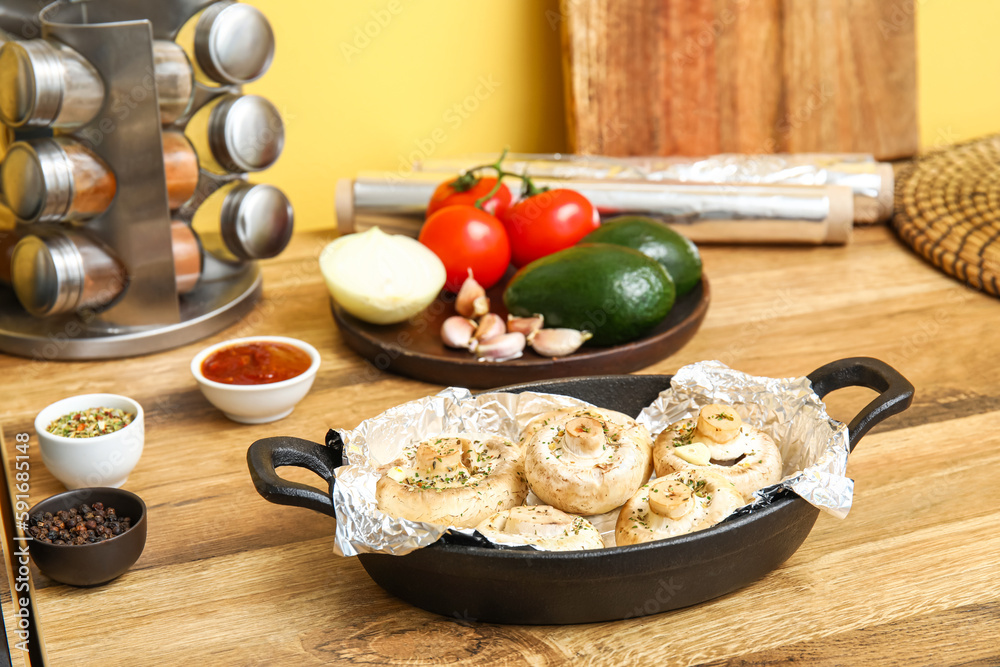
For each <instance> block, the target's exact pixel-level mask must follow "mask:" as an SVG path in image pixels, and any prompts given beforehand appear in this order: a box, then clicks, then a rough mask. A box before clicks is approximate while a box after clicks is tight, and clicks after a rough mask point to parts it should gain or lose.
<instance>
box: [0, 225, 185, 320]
mask: <svg viewBox="0 0 1000 667" xmlns="http://www.w3.org/2000/svg"><path fill="white" fill-rule="evenodd" d="M22 231H23V230H21V229H20V228H19V229H18V230H16V231H5V230H0V274H2V271H3V269H4V266H3V260H4V255H9V266H8V267H6V268H7V270H8V274H9V275H8V280H9V282H11V283H12V285H13V287H14V293H15V294H16V295H17V298H18V301H20V302H21V305H22V306H24V309H25V310H27V311H28V312H29V313H31V314H32V315H35V316H38V317H48V316H50V315H60V314H65V313H71V312H75V311H79V310H83V309H86V308H92V309H98V308H102V307H104V306H107V305H108V304H110V303H112V302H113V301H114V300H115V299H117V298H118V296H119V295H120V294H121V292H122V290H123V289H124V288H125V285H126V284H127V282H128V280H127V271H126V269H125V266H124V265H123V264H122V262H121V261H119V260H118V259H117V258H116V257H115V256H114V255H113V254H112V253H111V251H110V250H108V249H107V248H105V247H104V246H103V245H101V244H100V243H98V242H97V241H95V240H94V239H92V238H91V237H90V236H88V235H87V234H85V233H83V232H81V231H78V230H72V229H67V230H63V229H58V230H54V229H46V230H41V231H37V232H34V233H32V234H23V235H22V234H21V232H22ZM170 236H171V250H172V252H173V257H174V278H175V283H176V287H177V293H178V294H187V293H189V292H191V291H193V290H194V289H195V287H197V285H198V282H199V281H200V280H201V275H202V269H203V265H204V256H203V254H202V249H201V242H200V241H199V240H198V237H197V235H195V233H194V232H193V231H192V230H191V227H190V226H189V225H188V224H187V223H185V222H181V221H174V222H172V223H171V224H170ZM11 242H13V248H7V247H6V246H8V245H10V243H11ZM0 277H2V275H0Z"/></svg>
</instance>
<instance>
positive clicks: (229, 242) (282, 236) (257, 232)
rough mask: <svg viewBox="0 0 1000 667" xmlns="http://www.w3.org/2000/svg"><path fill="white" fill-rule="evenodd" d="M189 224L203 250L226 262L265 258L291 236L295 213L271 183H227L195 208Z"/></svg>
mask: <svg viewBox="0 0 1000 667" xmlns="http://www.w3.org/2000/svg"><path fill="white" fill-rule="evenodd" d="M191 226H192V228H193V229H194V230H195V232H197V234H198V236H199V237H200V238H201V243H202V246H203V248H204V250H205V252H209V253H211V254H212V255H213V256H215V257H217V258H219V259H222V260H225V261H229V262H241V261H248V260H254V259H268V258H270V257H275V256H276V255H278V254H280V253H281V251H282V250H284V249H285V247H286V246H287V245H288V242H289V241H290V240H291V238H292V230H293V228H294V214H293V211H292V205H291V203H290V202H289V201H288V198H287V197H285V195H284V193H283V192H281V190H279V189H278V188H276V187H274V186H273V185H254V184H252V183H247V182H245V181H236V182H233V183H229V184H227V185H226V186H224V187H223V188H220V189H219V190H217V191H216V192H214V193H212V195H211V196H210V197H209V198H208V199H206V200H205V201H204V202H203V203H202V205H201V206H200V207H199V208H198V210H197V211H195V214H194V219H193V220H192V221H191Z"/></svg>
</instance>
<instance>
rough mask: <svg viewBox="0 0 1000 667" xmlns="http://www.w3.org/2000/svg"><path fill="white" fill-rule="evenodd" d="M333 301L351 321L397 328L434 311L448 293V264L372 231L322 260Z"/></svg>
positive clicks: (352, 237)
mask: <svg viewBox="0 0 1000 667" xmlns="http://www.w3.org/2000/svg"><path fill="white" fill-rule="evenodd" d="M319 267H320V270H321V271H322V272H323V278H325V279H326V285H327V288H328V289H329V290H330V294H331V296H333V298H334V300H335V301H336V302H337V303H338V304H340V306H341V307H342V308H343V309H344V310H346V311H347V312H348V313H350V314H351V315H354V316H355V317H357V318H358V319H360V320H364V321H365V322H370V323H372V324H395V323H396V322H402V321H403V320H406V319H408V318H410V317H413V316H414V315H416V314H417V313H419V312H420V311H422V310H423V309H424V308H426V307H427V306H429V305H430V303H431V302H432V301H434V299H435V298H437V296H438V294H439V293H440V292H441V288H442V287H444V281H445V269H444V264H442V263H441V260H440V259H438V257H437V255H435V254H434V253H433V252H432V251H431V250H430V249H428V248H427V247H426V246H424V245H423V244H421V243H420V242H419V241H417V240H416V239H412V238H410V237H408V236H395V235H389V234H386V233H385V232H383V231H382V230H381V229H379V228H378V227H372V228H371V229H369V230H368V231H366V232H363V233H360V234H347V235H344V236H341V237H340V238H338V239H337V240H336V241H333V242H332V243H330V244H329V245H327V246H326V247H325V248H323V252H321V253H320V255H319Z"/></svg>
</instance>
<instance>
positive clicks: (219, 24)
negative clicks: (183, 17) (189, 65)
mask: <svg viewBox="0 0 1000 667" xmlns="http://www.w3.org/2000/svg"><path fill="white" fill-rule="evenodd" d="M176 41H177V43H178V44H180V45H181V46H183V47H184V49H185V50H186V51H187V52H188V53H190V54H192V55H193V60H194V63H195V76H196V78H197V79H198V80H199V81H201V82H202V83H207V84H220V83H221V84H223V85H243V84H245V83H250V82H251V81H256V80H257V79H259V78H260V77H262V76H264V73H265V72H267V70H268V68H269V67H270V66H271V61H272V60H273V59H274V32H273V31H272V30H271V24H270V23H269V22H268V20H267V17H266V16H264V14H263V13H261V11H260V10H259V9H257V8H256V7H253V6H252V5H247V4H243V3H240V2H236V1H235V0H223V1H222V2H215V3H213V4H211V5H209V6H208V7H207V8H205V9H204V10H202V11H201V12H198V13H197V14H195V15H194V16H192V17H191V18H190V19H188V21H187V23H185V25H184V26H183V27H182V28H181V29H180V31H179V32H178V33H177V38H176Z"/></svg>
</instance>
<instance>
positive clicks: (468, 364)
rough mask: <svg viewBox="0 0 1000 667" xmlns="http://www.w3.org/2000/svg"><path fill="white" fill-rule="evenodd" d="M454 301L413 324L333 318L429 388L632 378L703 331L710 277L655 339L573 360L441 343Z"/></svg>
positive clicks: (370, 351) (496, 299) (362, 345)
mask: <svg viewBox="0 0 1000 667" xmlns="http://www.w3.org/2000/svg"><path fill="white" fill-rule="evenodd" d="M503 284H504V283H501V284H500V285H497V286H494V287H493V288H492V289H490V290H489V291H488V294H489V297H490V303H491V304H492V308H491V310H492V311H493V312H495V313H497V314H498V315H500V316H501V317H503V318H505V319H506V317H507V309H506V308H505V307H504V304H503V286H502V285H503ZM454 298H455V297H454V295H451V294H446V293H442V295H441V296H440V297H438V299H437V300H436V301H435V302H434V303H432V304H431V305H430V306H428V307H427V309H426V310H424V311H423V312H422V313H420V314H419V315H416V316H414V317H413V318H411V319H410V320H408V321H406V322H401V323H400V324H391V325H378V324H369V323H367V322H362V321H361V320H359V319H357V318H356V317H354V316H352V315H349V314H348V313H347V312H345V311H344V310H343V309H342V308H341V307H340V306H339V305H338V304H337V303H336V302H334V301H333V300H331V301H330V306H331V309H332V310H333V319H334V321H336V323H337V326H338V327H340V333H341V335H342V336H343V337H344V342H346V343H347V345H348V347H350V348H351V349H352V350H354V351H355V352H357V353H358V354H360V355H361V356H362V357H364V358H365V359H367V360H368V361H369V362H371V364H372V365H373V366H374V367H375V368H376V369H378V370H380V371H388V372H392V373H398V374H399V375H405V376H407V377H411V378H414V379H417V380H423V381H424V382H430V383H433V384H440V385H447V386H453V387H469V388H470V389H486V388H489V387H500V386H503V385H507V384H516V383H519V382H533V381H535V380H549V379H553V378H562V377H575V376H580V375H604V374H620V373H631V372H632V371H635V370H639V369H640V368H645V367H647V366H650V365H652V364H654V363H656V362H657V361H660V360H661V359H665V358H667V357H669V356H670V355H671V354H673V353H674V352H676V351H677V350H679V349H681V348H682V347H684V345H686V344H687V342H688V341H689V340H691V338H692V337H693V336H694V334H695V332H696V331H698V327H700V326H701V323H702V320H704V319H705V313H707V312H708V302H709V286H708V280H707V279H706V278H704V277H702V280H701V283H699V284H698V286H696V287H695V288H694V289H693V290H691V292H689V293H688V294H685V295H684V296H683V297H681V298H680V299H678V300H677V302H676V303H675V304H674V307H673V309H672V310H671V311H670V314H669V315H667V317H666V318H664V320H663V321H662V322H660V323H659V324H658V325H657V326H656V328H655V329H653V330H652V331H651V332H650V333H649V335H647V336H646V337H644V338H640V339H639V340H637V341H633V342H631V343H625V344H622V345H615V346H613V347H586V346H585V347H583V348H581V349H580V350H579V351H578V352H576V353H575V354H572V355H570V356H568V357H561V358H558V359H551V358H547V357H541V356H539V355H537V354H535V353H534V351H532V350H530V349H528V350H525V351H524V356H522V357H521V358H520V359H512V360H511V361H503V362H499V363H491V362H481V361H477V360H476V357H475V356H473V355H472V354H469V353H468V352H463V351H461V350H452V349H449V348H447V347H445V346H444V344H443V343H442V342H441V337H440V330H441V323H442V322H444V321H445V319H447V318H448V317H450V316H452V315H454V314H455V308H454Z"/></svg>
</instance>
